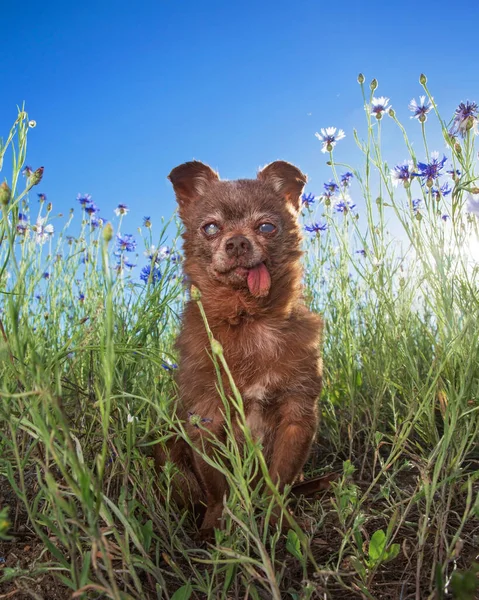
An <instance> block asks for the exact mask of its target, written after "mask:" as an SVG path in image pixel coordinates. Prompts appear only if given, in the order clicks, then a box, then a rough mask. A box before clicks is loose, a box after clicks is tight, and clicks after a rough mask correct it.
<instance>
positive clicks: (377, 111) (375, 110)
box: [371, 96, 391, 121]
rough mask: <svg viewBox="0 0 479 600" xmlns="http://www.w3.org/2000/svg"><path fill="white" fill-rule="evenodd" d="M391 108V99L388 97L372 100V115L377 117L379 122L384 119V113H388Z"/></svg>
mask: <svg viewBox="0 0 479 600" xmlns="http://www.w3.org/2000/svg"><path fill="white" fill-rule="evenodd" d="M390 108H391V107H390V106H389V98H386V96H381V97H380V98H373V99H372V100H371V115H372V116H373V117H376V119H377V120H378V121H379V120H380V119H382V116H383V112H386V111H387V110H389V109H390Z"/></svg>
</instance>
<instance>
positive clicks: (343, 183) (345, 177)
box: [341, 171, 354, 188]
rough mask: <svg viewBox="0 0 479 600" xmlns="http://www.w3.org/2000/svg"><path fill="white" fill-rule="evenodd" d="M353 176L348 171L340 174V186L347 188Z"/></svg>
mask: <svg viewBox="0 0 479 600" xmlns="http://www.w3.org/2000/svg"><path fill="white" fill-rule="evenodd" d="M353 177H354V175H353V174H352V173H350V172H349V171H348V172H347V173H343V174H342V175H341V186H342V187H343V188H348V187H349V186H350V185H351V179H352V178H353Z"/></svg>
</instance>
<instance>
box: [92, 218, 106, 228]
mask: <svg viewBox="0 0 479 600" xmlns="http://www.w3.org/2000/svg"><path fill="white" fill-rule="evenodd" d="M90 225H91V226H92V227H93V229H96V228H97V227H100V225H103V219H97V218H96V217H94V216H92V218H91V219H90Z"/></svg>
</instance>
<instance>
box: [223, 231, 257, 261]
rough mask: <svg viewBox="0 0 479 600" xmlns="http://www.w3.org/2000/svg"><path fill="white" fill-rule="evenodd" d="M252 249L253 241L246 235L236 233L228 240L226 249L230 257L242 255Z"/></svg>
mask: <svg viewBox="0 0 479 600" xmlns="http://www.w3.org/2000/svg"><path fill="white" fill-rule="evenodd" d="M251 249H252V247H251V242H250V241H249V239H248V238H247V237H245V236H244V235H234V236H233V237H230V238H229V239H228V240H226V244H225V250H226V254H227V255H228V256H229V257H230V258H233V257H234V256H242V255H243V254H246V253H248V252H250V251H251Z"/></svg>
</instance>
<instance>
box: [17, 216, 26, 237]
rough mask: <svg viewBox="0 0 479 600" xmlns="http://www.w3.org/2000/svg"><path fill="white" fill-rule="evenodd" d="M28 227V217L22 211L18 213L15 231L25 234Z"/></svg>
mask: <svg viewBox="0 0 479 600" xmlns="http://www.w3.org/2000/svg"><path fill="white" fill-rule="evenodd" d="M27 228H28V217H27V216H26V215H24V214H23V213H18V223H17V232H18V233H19V234H20V235H25V234H26V233H27Z"/></svg>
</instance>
